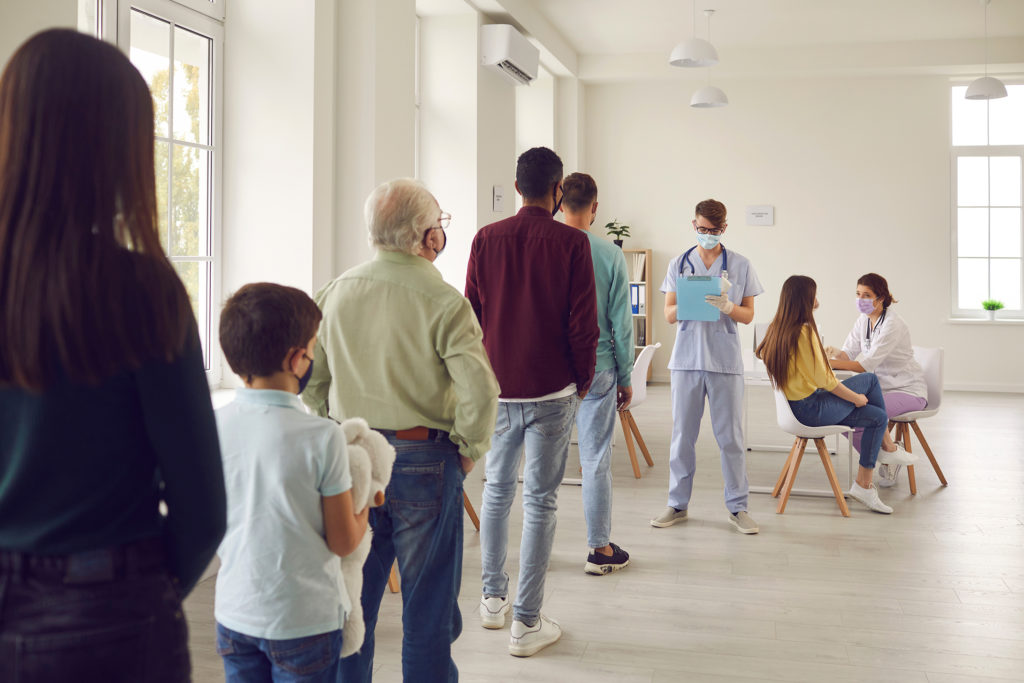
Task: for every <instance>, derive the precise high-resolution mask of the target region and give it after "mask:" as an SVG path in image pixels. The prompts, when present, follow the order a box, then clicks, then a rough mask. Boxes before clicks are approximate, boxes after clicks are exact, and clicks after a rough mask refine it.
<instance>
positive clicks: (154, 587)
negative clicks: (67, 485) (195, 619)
mask: <svg viewBox="0 0 1024 683" xmlns="http://www.w3.org/2000/svg"><path fill="white" fill-rule="evenodd" d="M190 673H191V665H190V663H189V655H188V631H187V626H186V623H185V616H184V614H183V613H182V610H181V599H180V598H179V597H178V593H177V590H176V588H175V587H174V585H173V584H172V582H171V579H170V577H169V576H168V574H167V571H166V570H165V569H164V556H163V551H162V548H161V544H160V541H159V540H157V539H151V540H146V541H140V542H137V543H133V544H129V545H127V546H122V547H119V548H111V549H102V550H97V551H91V552H87V553H79V554H76V555H64V556H44V555H28V554H25V553H18V552H10V551H0V681H4V682H5V683H7V682H10V683H52V682H53V681H85V680H88V681H104V682H105V683H117V682H120V681H124V682H125V683H128V682H129V681H131V682H133V683H136V682H140V683H149V682H157V681H159V682H161V683H162V682H167V683H178V682H180V681H188V680H189V677H190Z"/></svg>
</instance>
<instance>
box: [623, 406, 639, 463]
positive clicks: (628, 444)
mask: <svg viewBox="0 0 1024 683" xmlns="http://www.w3.org/2000/svg"><path fill="white" fill-rule="evenodd" d="M619 422H621V423H622V433H623V434H624V435H625V436H626V450H627V451H629V462H630V463H632V465H633V476H634V477H636V478H637V479H639V478H640V465H639V464H638V463H637V461H636V449H635V448H634V447H633V437H632V435H631V433H630V432H631V430H630V428H629V411H628V410H623V411H620V412H619Z"/></svg>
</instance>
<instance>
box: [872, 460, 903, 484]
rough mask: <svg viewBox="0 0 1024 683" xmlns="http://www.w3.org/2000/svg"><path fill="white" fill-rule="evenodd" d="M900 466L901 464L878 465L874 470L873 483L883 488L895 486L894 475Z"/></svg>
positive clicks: (898, 471)
mask: <svg viewBox="0 0 1024 683" xmlns="http://www.w3.org/2000/svg"><path fill="white" fill-rule="evenodd" d="M900 467H902V466H901V465H879V466H878V469H876V470H875V485H876V486H878V487H879V488H883V489H887V488H889V487H891V486H895V485H896V484H897V482H896V475H898V474H899V473H900Z"/></svg>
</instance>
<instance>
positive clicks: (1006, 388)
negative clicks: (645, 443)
mask: <svg viewBox="0 0 1024 683" xmlns="http://www.w3.org/2000/svg"><path fill="white" fill-rule="evenodd" d="M671 381H672V380H671V377H669V376H668V375H661V374H659V373H654V374H653V375H651V380H650V382H649V384H670V383H671ZM944 390H945V391H980V392H989V393H993V394H1024V384H981V383H977V384H976V383H973V382H947V383H946V386H945V387H944Z"/></svg>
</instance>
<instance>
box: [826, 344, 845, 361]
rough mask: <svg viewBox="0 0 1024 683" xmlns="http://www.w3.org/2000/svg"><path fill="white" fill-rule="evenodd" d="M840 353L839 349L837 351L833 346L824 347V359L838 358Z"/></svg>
mask: <svg viewBox="0 0 1024 683" xmlns="http://www.w3.org/2000/svg"><path fill="white" fill-rule="evenodd" d="M841 352H842V350H841V349H837V348H836V347H834V346H826V347H825V357H826V358H829V359H835V358H839V354H840V353H841Z"/></svg>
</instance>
